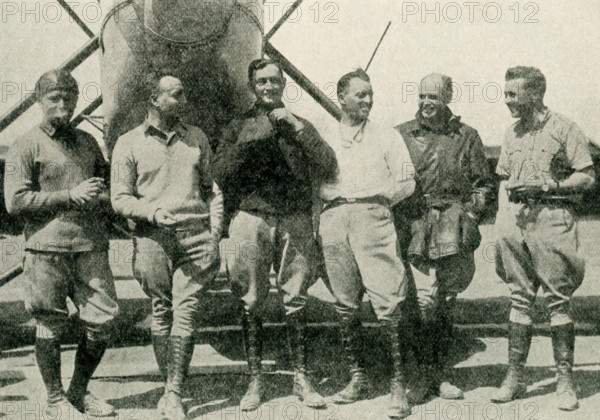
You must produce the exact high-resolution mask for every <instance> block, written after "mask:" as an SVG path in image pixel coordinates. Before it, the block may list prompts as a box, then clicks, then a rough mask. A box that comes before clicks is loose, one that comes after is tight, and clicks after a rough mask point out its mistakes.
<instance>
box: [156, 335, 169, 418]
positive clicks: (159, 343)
mask: <svg viewBox="0 0 600 420" xmlns="http://www.w3.org/2000/svg"><path fill="white" fill-rule="evenodd" d="M152 348H153V349H154V357H155V358H156V363H157V364H158V370H159V371H160V376H161V377H162V380H163V383H164V384H165V392H164V394H163V396H162V397H160V400H159V401H158V404H157V406H156V409H157V410H158V412H159V413H160V414H161V415H162V414H164V413H165V404H166V403H167V398H166V397H167V375H168V369H167V365H168V357H169V336H168V335H157V334H152Z"/></svg>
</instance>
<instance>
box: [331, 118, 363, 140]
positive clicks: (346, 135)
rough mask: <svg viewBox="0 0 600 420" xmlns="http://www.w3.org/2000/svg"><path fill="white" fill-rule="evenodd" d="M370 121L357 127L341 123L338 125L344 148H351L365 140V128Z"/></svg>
mask: <svg viewBox="0 0 600 420" xmlns="http://www.w3.org/2000/svg"><path fill="white" fill-rule="evenodd" d="M368 122H369V119H368V118H367V119H366V120H364V121H363V122H362V123H360V124H359V125H357V126H353V127H350V126H348V125H345V124H342V123H341V122H340V123H339V124H338V128H339V131H340V136H341V138H342V146H344V147H350V146H352V144H353V143H360V142H362V141H363V139H364V138H365V127H366V126H367V123H368Z"/></svg>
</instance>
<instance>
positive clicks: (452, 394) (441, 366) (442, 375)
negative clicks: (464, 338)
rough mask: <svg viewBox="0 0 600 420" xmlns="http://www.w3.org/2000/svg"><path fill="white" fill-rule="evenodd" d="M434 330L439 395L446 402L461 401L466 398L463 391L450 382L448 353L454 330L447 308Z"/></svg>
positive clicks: (435, 364) (435, 366) (440, 315)
mask: <svg viewBox="0 0 600 420" xmlns="http://www.w3.org/2000/svg"><path fill="white" fill-rule="evenodd" d="M433 330H434V334H433V336H432V345H433V354H434V357H435V359H434V361H433V366H434V369H435V371H434V378H435V383H436V387H437V393H438V395H439V396H440V398H444V399H446V400H461V399H463V398H464V394H463V392H462V390H461V389H460V388H459V387H457V386H456V385H453V384H452V383H451V382H450V381H449V380H448V377H449V376H450V375H449V373H448V369H449V366H448V353H449V351H450V347H452V343H453V337H454V328H453V325H452V316H451V314H450V313H449V310H448V309H446V308H445V307H442V308H441V311H440V313H439V314H438V316H437V319H436V322H435V324H434V328H433Z"/></svg>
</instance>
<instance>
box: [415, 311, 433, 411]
mask: <svg viewBox="0 0 600 420" xmlns="http://www.w3.org/2000/svg"><path fill="white" fill-rule="evenodd" d="M437 339H438V337H437V330H436V328H435V326H434V323H433V322H422V324H421V331H420V334H419V336H418V337H417V338H415V340H416V342H417V343H418V345H419V349H418V351H417V354H418V355H419V357H418V363H419V369H418V375H417V377H416V378H414V381H412V382H411V387H410V392H409V393H408V397H409V399H410V401H411V403H413V404H422V403H424V402H426V401H427V399H428V398H429V397H430V396H432V395H436V394H437V393H438V388H439V384H440V382H439V378H438V366H437V354H436V351H435V350H436V344H435V340H437Z"/></svg>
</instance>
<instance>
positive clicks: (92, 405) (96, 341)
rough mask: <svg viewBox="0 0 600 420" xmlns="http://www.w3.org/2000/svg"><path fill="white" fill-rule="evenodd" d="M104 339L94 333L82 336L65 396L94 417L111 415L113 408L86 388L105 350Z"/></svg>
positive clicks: (79, 408) (113, 411) (80, 409)
mask: <svg viewBox="0 0 600 420" xmlns="http://www.w3.org/2000/svg"><path fill="white" fill-rule="evenodd" d="M106 346H107V344H106V341H105V340H104V339H103V338H100V337H96V334H92V333H89V332H88V333H86V334H84V335H83V336H82V338H81V340H80V342H79V345H78V346H77V351H76V353H75V369H74V371H73V377H72V378H71V383H70V385H69V390H68V391H67V398H68V399H69V401H70V402H71V404H73V405H74V406H75V407H77V409H78V410H79V411H81V412H82V413H86V414H89V415H92V416H95V417H105V416H112V415H113V414H114V413H115V408H114V407H113V406H112V405H110V404H108V403H107V402H105V401H102V400H100V399H98V398H96V397H95V396H94V395H93V394H92V393H91V392H89V391H88V390H87V387H88V384H89V382H90V379H92V375H93V374H94V372H95V371H96V368H97V367H98V365H99V364H100V361H101V360H102V356H103V355H104V352H105V351H106Z"/></svg>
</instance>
